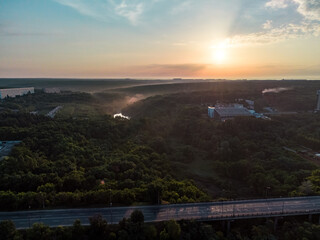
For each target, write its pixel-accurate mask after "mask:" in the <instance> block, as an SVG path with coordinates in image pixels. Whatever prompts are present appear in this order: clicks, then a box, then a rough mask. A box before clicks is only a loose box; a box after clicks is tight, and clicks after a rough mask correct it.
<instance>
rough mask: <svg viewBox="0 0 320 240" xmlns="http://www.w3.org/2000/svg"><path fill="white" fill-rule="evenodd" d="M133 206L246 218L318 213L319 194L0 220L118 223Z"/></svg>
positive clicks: (9, 215)
mask: <svg viewBox="0 0 320 240" xmlns="http://www.w3.org/2000/svg"><path fill="white" fill-rule="evenodd" d="M136 209H139V210H141V211H142V212H143V214H144V217H145V221H146V222H157V221H166V220H170V219H175V220H181V219H195V220H221V219H239V218H242V219H246V218H257V217H268V216H285V215H302V214H312V213H320V197H301V198H274V199H260V200H246V201H226V202H208V203H192V204H174V205H155V206H138V207H111V208H109V207H107V208H83V209H56V210H37V211H18V212H0V221H2V220H8V219H10V220H12V221H13V222H14V223H15V225H16V227H17V228H29V227H30V226H32V224H33V223H35V222H43V223H45V224H47V225H49V226H51V227H55V226H70V225H72V224H73V222H74V221H75V220H76V219H79V220H80V221H81V223H82V224H83V225H87V224H89V217H92V216H94V215H96V214H100V215H102V216H103V217H104V218H105V219H106V220H107V221H108V223H118V222H119V221H120V220H122V219H123V218H124V217H126V218H129V217H130V214H131V213H132V212H133V211H134V210H136Z"/></svg>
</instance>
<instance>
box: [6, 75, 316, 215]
mask: <svg viewBox="0 0 320 240" xmlns="http://www.w3.org/2000/svg"><path fill="white" fill-rule="evenodd" d="M284 83H285V84H286V85H287V86H293V84H294V83H292V82H283V81H281V82H279V83H277V84H278V85H276V87H278V86H279V85H280V86H282V85H284ZM208 84H209V83H205V85H206V86H211V87H210V91H209V90H208V89H209V88H208V89H206V90H205V91H195V92H189V93H185V92H182V93H175V94H168V95H158V96H154V97H149V98H147V99H145V100H142V101H139V102H136V103H134V104H133V105H130V106H128V107H127V108H126V109H125V113H126V114H129V115H130V116H132V117H133V118H131V120H126V119H119V118H117V119H113V118H112V117H111V116H109V115H105V112H104V111H103V110H102V109H103V107H104V106H105V105H107V103H110V104H111V103H112V102H115V101H116V100H117V99H121V96H122V94H123V93H96V94H88V93H72V92H63V93H61V94H44V93H42V92H37V93H36V94H33V95H26V96H23V97H17V98H13V99H5V100H3V101H2V102H1V104H0V105H1V106H0V107H1V113H0V136H1V140H2V141H5V140H22V143H21V144H19V145H17V146H16V147H14V148H13V150H12V152H11V155H10V156H8V157H5V158H4V159H3V160H1V161H0V203H1V204H0V208H1V210H17V209H28V208H32V209H34V208H43V207H63V206H65V207H77V206H105V205H109V204H110V201H112V203H113V204H115V205H131V204H141V203H142V202H143V203H145V204H150V203H151V204H152V203H161V202H162V203H166V202H167V203H180V202H194V201H208V200H222V199H240V198H259V197H266V195H267V194H268V196H274V197H280V196H283V197H284V196H301V195H314V194H319V192H320V180H319V179H320V171H319V165H320V161H319V160H317V159H316V158H315V156H314V153H315V152H319V151H320V116H319V114H314V113H311V112H308V111H299V109H301V108H302V107H304V108H306V109H312V108H313V105H312V101H314V99H315V96H313V95H315V94H314V93H315V91H314V87H315V86H314V82H311V83H310V84H309V83H306V82H302V83H301V82H297V83H296V85H295V86H294V87H292V88H291V89H290V90H288V91H285V92H284V93H283V95H281V97H280V99H281V98H283V96H285V95H287V96H288V99H289V100H286V101H282V102H281V104H280V105H281V106H283V109H281V110H283V111H285V110H291V111H293V110H295V111H298V114H294V115H284V116H273V117H272V119H271V120H262V119H255V118H236V119H234V120H232V121H226V122H220V121H214V120H212V119H209V118H208V117H207V116H206V112H207V103H206V104H205V103H204V102H205V100H204V99H206V101H209V102H217V101H220V102H221V101H223V102H226V103H228V102H233V101H234V100H235V98H244V99H252V100H255V101H256V102H257V106H256V107H257V108H263V107H264V106H269V105H270V99H271V100H273V101H276V100H274V99H279V96H280V95H277V94H275V93H270V94H271V95H270V94H269V95H265V96H262V98H261V90H262V89H264V88H265V87H274V85H272V84H273V82H265V83H261V82H241V81H240V82H235V83H225V84H224V83H210V84H209V85H208ZM184 85H185V86H186V85H187V86H189V85H190V84H184ZM175 86H176V85H174V87H173V88H175ZM248 86H251V87H250V88H247V87H248ZM158 87H159V86H158ZM160 87H161V86H160ZM136 88H137V87H135V88H134V89H136ZM142 88H143V89H144V90H145V88H146V87H142ZM154 88H156V86H152V88H151V90H152V91H153V89H154ZM202 88H203V86H202ZM131 90H132V89H131ZM135 93H137V92H135ZM272 94H273V95H272ZM292 99H295V102H293V103H291V104H290V102H292ZM103 101H105V102H106V103H105V105H103V104H102V105H100V103H101V102H103ZM276 102H277V101H276ZM299 102H301V103H303V104H304V105H303V106H301V105H299V104H298V107H296V108H294V106H295V105H297V103H299ZM268 104H269V105H268ZM58 105H62V106H65V108H64V112H60V113H58V114H57V116H56V117H55V118H49V117H46V116H44V114H41V113H38V114H30V113H29V111H31V110H32V111H35V110H37V109H39V108H41V107H42V109H43V110H42V111H45V109H49V108H52V107H55V106H58ZM71 105H72V106H73V111H70V112H68V110H70V106H71ZM280 105H279V106H280ZM307 105H308V106H309V107H306V106H307ZM68 106H69V108H68ZM83 109H86V110H88V111H83ZM13 110H14V111H13ZM68 113H69V114H68ZM267 189H268V191H266V190H267Z"/></svg>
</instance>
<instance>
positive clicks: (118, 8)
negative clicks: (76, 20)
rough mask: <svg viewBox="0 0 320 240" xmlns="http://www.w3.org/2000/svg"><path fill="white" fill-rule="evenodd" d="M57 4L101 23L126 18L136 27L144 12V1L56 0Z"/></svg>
mask: <svg viewBox="0 0 320 240" xmlns="http://www.w3.org/2000/svg"><path fill="white" fill-rule="evenodd" d="M54 1H55V2H57V3H59V4H61V5H64V6H68V7H71V8H73V9H74V10H76V11H77V12H79V13H80V14H82V15H85V16H89V17H92V18H95V19H97V20H100V21H107V22H108V21H110V20H111V19H115V18H119V17H120V18H124V19H126V20H128V21H129V22H130V23H131V24H132V25H136V24H137V23H138V21H139V18H140V17H141V15H142V14H143V12H144V3H143V2H142V1H127V0H121V1H118V0H105V1H99V0H91V1H86V0H54Z"/></svg>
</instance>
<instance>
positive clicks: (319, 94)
mask: <svg viewBox="0 0 320 240" xmlns="http://www.w3.org/2000/svg"><path fill="white" fill-rule="evenodd" d="M317 95H318V102H317V109H316V111H317V112H320V90H318V92H317Z"/></svg>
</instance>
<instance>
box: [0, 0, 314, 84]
mask: <svg viewBox="0 0 320 240" xmlns="http://www.w3.org/2000/svg"><path fill="white" fill-rule="evenodd" d="M0 77H2V78H5V77H19V78H23V77H31V78H33V77H52V78H58V77H67V78H178V77H181V78H213V79H218V78H225V79H283V78H285V79H320V0H0Z"/></svg>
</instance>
